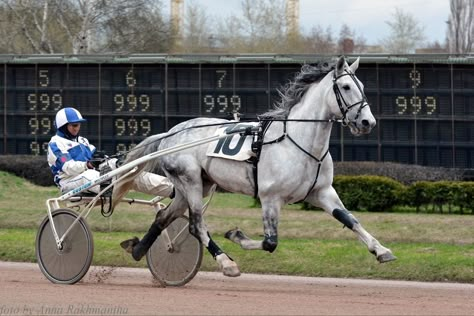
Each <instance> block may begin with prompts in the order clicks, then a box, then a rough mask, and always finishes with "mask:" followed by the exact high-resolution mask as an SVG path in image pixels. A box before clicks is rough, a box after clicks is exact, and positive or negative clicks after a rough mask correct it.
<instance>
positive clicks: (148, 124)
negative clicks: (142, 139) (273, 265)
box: [140, 119, 151, 136]
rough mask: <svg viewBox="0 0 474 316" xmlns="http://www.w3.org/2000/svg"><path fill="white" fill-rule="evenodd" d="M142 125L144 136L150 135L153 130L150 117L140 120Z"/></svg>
mask: <svg viewBox="0 0 474 316" xmlns="http://www.w3.org/2000/svg"><path fill="white" fill-rule="evenodd" d="M140 127H141V130H142V136H148V135H150V132H151V121H150V120H149V119H143V120H141V122H140Z"/></svg>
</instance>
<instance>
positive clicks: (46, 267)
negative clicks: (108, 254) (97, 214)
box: [36, 210, 93, 284]
mask: <svg viewBox="0 0 474 316" xmlns="http://www.w3.org/2000/svg"><path fill="white" fill-rule="evenodd" d="M52 216H53V220H54V225H55V227H56V230H57V232H58V235H59V236H62V234H64V232H65V231H66V230H67V229H68V228H69V227H70V226H71V224H72V223H73V222H74V220H75V219H76V217H77V215H76V214H75V213H74V212H72V211H70V210H59V211H55V212H53V215H52ZM36 249H37V259H38V263H39V265H40V268H41V270H42V272H43V273H44V274H45V276H46V277H47V278H48V279H49V280H51V281H52V282H54V283H68V284H72V283H75V282H77V281H79V280H80V279H82V277H83V276H84V275H85V274H86V273H87V271H88V270H89V267H90V264H91V261H92V253H93V242H92V235H91V233H90V231H89V229H88V227H87V226H86V224H85V222H84V221H83V220H82V219H81V220H79V222H78V223H76V224H75V225H74V227H73V228H72V229H71V231H70V232H69V233H68V235H67V236H66V238H65V239H64V242H63V244H62V249H58V247H57V246H56V240H55V239H54V235H53V231H52V229H51V222H50V221H49V218H46V219H45V220H44V221H43V223H42V225H41V227H40V230H39V232H38V236H37V245H36Z"/></svg>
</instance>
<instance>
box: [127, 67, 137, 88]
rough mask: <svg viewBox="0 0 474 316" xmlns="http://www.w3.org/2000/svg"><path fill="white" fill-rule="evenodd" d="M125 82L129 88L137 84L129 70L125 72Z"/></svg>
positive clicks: (131, 71)
mask: <svg viewBox="0 0 474 316" xmlns="http://www.w3.org/2000/svg"><path fill="white" fill-rule="evenodd" d="M125 82H127V86H129V87H130V88H133V87H135V85H136V84H137V80H136V79H135V76H134V75H133V70H129V72H127V76H125Z"/></svg>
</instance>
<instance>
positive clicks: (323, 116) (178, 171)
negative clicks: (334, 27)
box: [114, 57, 396, 276]
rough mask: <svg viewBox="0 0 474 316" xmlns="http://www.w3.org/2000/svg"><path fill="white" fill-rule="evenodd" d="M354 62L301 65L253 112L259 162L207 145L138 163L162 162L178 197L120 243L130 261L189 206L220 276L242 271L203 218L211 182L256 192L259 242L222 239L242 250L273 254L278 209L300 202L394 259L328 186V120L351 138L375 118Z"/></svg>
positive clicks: (178, 132) (152, 142)
mask: <svg viewBox="0 0 474 316" xmlns="http://www.w3.org/2000/svg"><path fill="white" fill-rule="evenodd" d="M358 65H359V59H357V60H356V61H355V62H354V63H353V64H352V65H350V66H349V65H348V64H347V62H346V60H345V58H344V57H340V58H338V60H337V61H336V62H333V63H321V65H317V66H311V65H304V66H303V67H302V69H301V72H300V73H298V74H297V75H296V76H295V78H294V80H293V81H291V82H290V83H289V84H288V85H287V86H286V87H285V89H284V90H283V91H281V92H280V94H281V101H280V102H278V103H277V105H276V107H275V109H274V110H272V111H269V112H267V113H264V114H263V115H261V116H259V119H260V123H261V124H262V125H263V127H261V128H260V135H259V136H260V138H259V142H256V143H257V144H259V146H256V147H258V153H257V158H258V160H257V163H249V162H247V161H235V160H228V159H222V158H219V157H210V156H209V155H208V154H207V153H206V150H207V146H198V147H194V148H191V149H187V150H184V151H180V152H177V153H174V154H170V155H166V156H163V157H162V158H161V159H159V161H152V162H150V163H148V164H147V165H144V166H141V167H142V169H144V170H153V169H156V168H161V169H162V170H163V171H164V173H165V175H166V176H167V177H168V178H169V179H170V180H171V182H172V183H173V184H174V186H175V191H176V196H175V198H174V200H173V201H172V203H171V204H170V205H169V206H168V207H167V208H166V209H165V210H163V211H161V212H159V213H158V214H157V216H156V219H155V221H154V222H153V224H152V225H151V227H150V229H149V231H148V232H147V233H146V234H145V236H144V237H143V238H142V239H141V240H139V239H138V238H136V237H135V238H133V239H130V240H126V241H124V242H122V247H123V248H125V249H126V250H128V251H129V252H130V253H131V254H132V256H133V258H134V259H135V260H140V259H141V258H142V257H143V256H144V255H145V254H146V252H147V251H148V249H149V248H150V247H151V245H152V244H153V242H154V241H155V240H156V238H158V236H159V235H160V233H161V232H162V231H163V230H164V229H165V228H166V227H167V226H168V225H169V224H170V223H171V222H172V221H173V220H174V219H176V218H177V217H179V216H181V215H182V214H183V213H184V212H185V211H186V210H187V209H189V221H190V225H189V230H190V233H191V234H192V235H193V236H195V237H196V238H197V239H198V240H199V241H200V242H201V243H202V244H203V245H204V246H205V247H206V248H207V249H208V251H209V252H210V254H211V255H212V256H213V257H214V258H215V260H216V261H217V263H218V264H219V266H220V269H221V270H222V272H223V273H224V275H226V276H238V275H240V270H239V268H238V266H237V264H236V263H235V262H234V261H233V260H232V259H230V258H229V257H228V256H227V254H226V253H225V252H223V250H222V249H221V248H220V247H219V246H218V245H217V244H216V243H215V242H214V241H213V239H212V238H211V235H210V234H209V232H208V230H207V228H206V225H205V223H204V220H203V214H202V208H203V202H202V198H203V196H206V195H207V194H208V192H209V190H210V188H211V186H212V185H213V184H214V183H217V184H218V185H219V186H220V187H222V188H224V189H225V190H228V191H230V192H236V193H243V194H247V195H255V194H256V195H257V196H258V198H259V199H260V202H261V205H262V218H263V232H264V237H263V240H253V239H250V238H249V237H247V236H246V235H245V234H244V233H243V232H242V231H241V230H239V229H234V230H231V231H229V232H228V233H226V238H228V239H230V240H232V241H233V242H235V243H237V244H239V245H240V246H241V247H242V248H243V249H262V250H266V251H269V252H273V251H274V250H275V249H276V247H277V245H278V222H279V217H280V210H281V208H282V207H283V206H284V205H285V204H287V203H295V202H298V201H306V202H308V203H310V204H312V205H314V206H317V207H320V208H322V209H323V210H324V211H325V212H327V213H328V214H329V215H332V216H333V217H334V218H336V219H337V220H338V221H340V222H341V223H343V224H344V226H345V227H347V228H349V229H351V230H352V231H353V232H354V233H355V234H356V235H357V236H358V237H359V239H360V240H361V241H362V242H364V243H365V244H366V245H367V248H368V250H369V251H370V252H371V253H372V254H374V255H375V257H376V258H377V260H378V261H379V262H388V261H392V260H395V259H396V257H395V256H394V255H393V254H392V252H391V250H390V249H388V248H386V247H384V246H382V245H381V244H380V243H379V241H377V239H375V238H374V237H373V236H372V235H371V234H369V233H368V232H367V231H366V230H365V229H364V228H363V227H362V225H361V224H360V222H359V221H358V220H357V219H356V218H355V217H354V216H353V215H352V214H351V213H350V212H349V211H347V210H346V208H345V207H344V204H343V203H342V202H341V200H340V199H339V196H338V194H337V193H336V191H335V190H334V188H333V186H332V182H333V160H332V158H331V154H330V153H329V138H330V134H331V128H332V126H333V124H334V122H338V121H339V122H342V124H344V125H347V126H348V127H349V128H350V131H351V133H352V134H353V135H356V136H358V135H363V134H368V133H370V131H371V130H372V129H373V127H374V126H375V124H376V121H375V118H374V116H373V115H372V112H371V110H370V107H369V104H368V102H367V98H366V96H365V94H364V92H363V84H362V83H361V82H360V81H359V80H358V79H357V77H356V76H355V72H356V70H357V68H358ZM229 123H230V122H229V121H227V120H223V119H215V118H196V119H192V120H189V121H185V122H183V123H180V124H178V125H176V126H174V127H173V128H172V129H171V130H170V131H169V132H168V133H165V134H160V135H154V136H150V137H148V138H147V139H145V140H144V141H143V142H142V143H140V144H139V145H138V146H137V147H136V150H135V151H133V152H132V153H130V154H129V155H128V157H127V161H131V160H134V159H136V158H138V157H141V156H143V155H145V154H147V153H150V152H153V151H156V150H162V149H165V148H169V147H172V146H174V145H176V144H182V143H187V142H191V141H195V140H198V139H202V138H204V137H208V136H210V135H213V134H214V133H215V132H216V130H217V129H218V128H219V127H222V126H224V127H225V126H226V125H227V124H229ZM254 137H255V136H254ZM257 140H258V139H257ZM254 161H255V160H254ZM255 170H256V171H255ZM254 172H255V173H254ZM128 188H129V186H127V180H126V181H123V183H121V184H119V185H117V186H116V187H115V189H114V200H115V201H117V199H120V197H121V196H123V194H124V192H126V191H127V189H128Z"/></svg>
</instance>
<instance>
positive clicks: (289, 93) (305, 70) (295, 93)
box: [259, 61, 336, 119]
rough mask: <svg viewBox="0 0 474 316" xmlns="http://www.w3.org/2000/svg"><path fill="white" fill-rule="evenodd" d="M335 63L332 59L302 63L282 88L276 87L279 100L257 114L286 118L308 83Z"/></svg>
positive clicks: (332, 67) (323, 73)
mask: <svg viewBox="0 0 474 316" xmlns="http://www.w3.org/2000/svg"><path fill="white" fill-rule="evenodd" d="M335 65H336V62H334V61H323V62H320V63H318V64H317V65H308V64H305V65H303V66H302V67H301V71H300V72H299V73H297V74H296V75H295V78H294V80H293V81H290V82H288V83H287V84H286V85H285V86H284V87H283V89H278V94H279V95H280V97H281V100H280V101H279V102H276V104H275V106H274V109H273V110H270V111H268V112H265V113H263V114H262V115H259V117H262V118H273V119H284V118H286V117H287V116H288V114H289V112H290V110H291V108H292V107H293V106H294V105H295V104H297V103H298V102H299V101H300V100H301V98H302V97H303V95H304V94H305V93H306V91H307V90H308V88H309V87H310V85H311V84H312V83H315V82H318V81H320V80H321V79H322V78H323V77H324V76H326V75H327V74H328V73H329V72H330V71H331V70H333V69H334V68H335Z"/></svg>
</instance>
